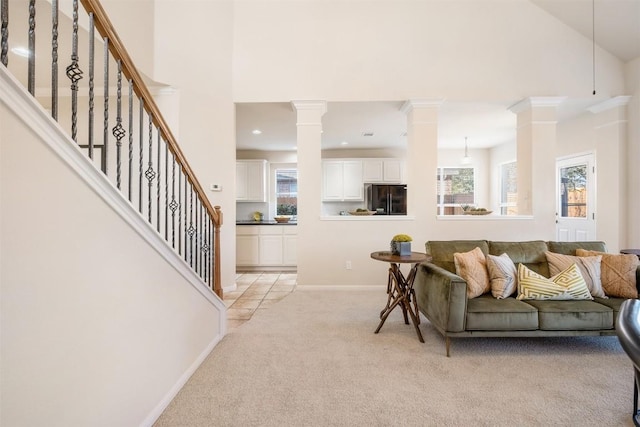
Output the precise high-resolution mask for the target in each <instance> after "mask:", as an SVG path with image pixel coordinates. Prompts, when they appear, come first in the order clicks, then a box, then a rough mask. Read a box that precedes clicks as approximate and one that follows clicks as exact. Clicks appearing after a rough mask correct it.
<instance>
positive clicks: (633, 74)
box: [625, 58, 640, 248]
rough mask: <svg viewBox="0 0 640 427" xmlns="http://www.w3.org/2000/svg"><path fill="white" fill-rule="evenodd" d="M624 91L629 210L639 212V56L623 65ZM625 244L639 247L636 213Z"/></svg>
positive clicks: (639, 229) (639, 239)
mask: <svg viewBox="0 0 640 427" xmlns="http://www.w3.org/2000/svg"><path fill="white" fill-rule="evenodd" d="M625 76H626V79H625V81H626V84H627V86H626V91H625V95H630V96H631V100H630V101H629V105H628V106H627V119H628V120H629V122H628V127H627V138H628V139H627V154H628V157H627V173H628V176H629V193H628V194H629V197H628V209H629V212H640V197H638V189H640V167H638V165H640V58H636V59H635V60H633V61H630V62H628V63H627V64H626V65H625ZM627 227H628V232H627V244H628V245H629V247H632V248H638V247H640V222H638V220H637V216H636V215H629V217H628V222H627Z"/></svg>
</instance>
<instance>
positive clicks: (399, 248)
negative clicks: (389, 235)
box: [391, 234, 413, 256]
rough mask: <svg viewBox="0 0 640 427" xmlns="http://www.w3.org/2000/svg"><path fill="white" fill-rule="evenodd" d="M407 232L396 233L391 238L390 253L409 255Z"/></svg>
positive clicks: (409, 247) (409, 240)
mask: <svg viewBox="0 0 640 427" xmlns="http://www.w3.org/2000/svg"><path fill="white" fill-rule="evenodd" d="M412 240H413V239H412V238H411V236H409V235H408V234H396V235H395V236H393V239H391V253H392V254H393V255H401V256H402V255H411V241H412Z"/></svg>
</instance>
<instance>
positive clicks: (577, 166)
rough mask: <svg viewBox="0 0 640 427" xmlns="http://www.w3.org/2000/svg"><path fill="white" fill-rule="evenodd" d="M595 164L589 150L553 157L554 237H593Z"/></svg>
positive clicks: (571, 239) (568, 239) (561, 239)
mask: <svg viewBox="0 0 640 427" xmlns="http://www.w3.org/2000/svg"><path fill="white" fill-rule="evenodd" d="M595 188H596V185H595V168H594V156H593V154H587V155H582V156H576V157H570V158H562V159H558V160H556V239H557V240H558V241H559V242H584V241H588V240H595V238H596V221H595V206H596V203H595V201H596V200H595V199H596V198H595V196H596V195H595Z"/></svg>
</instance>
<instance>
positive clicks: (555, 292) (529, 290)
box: [517, 264, 593, 300]
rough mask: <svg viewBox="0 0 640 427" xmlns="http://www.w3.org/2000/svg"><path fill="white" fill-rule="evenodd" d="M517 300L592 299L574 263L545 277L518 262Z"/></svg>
mask: <svg viewBox="0 0 640 427" xmlns="http://www.w3.org/2000/svg"><path fill="white" fill-rule="evenodd" d="M517 299H519V300H527V299H535V300H584V299H593V297H592V296H591V294H590V293H589V288H587V284H586V283H585V281H584V279H583V278H582V275H581V274H580V269H579V268H578V266H577V265H576V264H571V266H570V267H569V268H567V269H566V270H564V271H563V272H561V273H560V274H558V275H557V276H553V277H552V278H551V279H547V278H546V277H544V276H541V275H539V274H538V273H536V272H534V271H531V270H529V269H528V268H527V267H526V266H525V265H523V264H518V297H517Z"/></svg>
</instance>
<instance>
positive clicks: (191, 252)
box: [187, 183, 195, 267]
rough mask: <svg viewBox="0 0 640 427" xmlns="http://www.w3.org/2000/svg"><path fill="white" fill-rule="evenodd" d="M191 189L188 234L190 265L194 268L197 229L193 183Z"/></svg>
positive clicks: (190, 185)
mask: <svg viewBox="0 0 640 427" xmlns="http://www.w3.org/2000/svg"><path fill="white" fill-rule="evenodd" d="M189 188H190V191H189V196H190V197H189V228H188V229H187V234H188V235H189V265H190V266H191V267H193V233H194V232H195V228H193V185H192V184H191V183H189Z"/></svg>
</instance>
